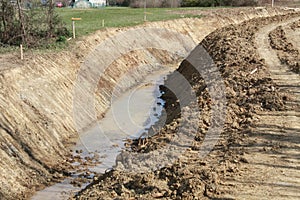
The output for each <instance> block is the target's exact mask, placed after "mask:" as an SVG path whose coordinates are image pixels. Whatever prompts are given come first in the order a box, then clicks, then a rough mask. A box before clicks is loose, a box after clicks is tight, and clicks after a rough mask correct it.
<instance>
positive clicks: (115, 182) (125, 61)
mask: <svg viewBox="0 0 300 200" xmlns="http://www.w3.org/2000/svg"><path fill="white" fill-rule="evenodd" d="M297 12H298V13H297ZM203 14H205V13H203ZM205 15H206V16H207V17H204V18H200V19H185V18H184V19H178V20H174V21H166V22H153V23H145V24H144V25H141V26H138V27H132V28H122V29H118V28H115V29H107V30H101V31H99V32H97V33H95V35H92V36H89V37H87V38H85V39H84V40H81V41H78V42H77V44H76V46H75V47H73V49H72V50H70V51H69V50H66V51H63V52H57V53H55V52H52V53H40V54H39V53H38V54H35V53H29V52H25V60H23V61H22V62H21V61H19V60H18V55H17V53H16V54H14V55H10V54H8V55H0V88H1V90H0V157H1V159H0V199H1V200H2V199H28V198H30V197H31V195H32V194H33V193H34V192H35V191H37V190H41V189H43V188H44V187H46V186H50V185H52V184H54V183H56V182H60V181H61V180H63V179H65V178H66V177H70V176H71V174H72V173H74V171H78V172H80V177H78V180H76V181H74V185H75V186H76V185H82V184H83V183H87V182H91V184H90V185H88V186H87V187H86V188H85V189H83V190H82V191H81V192H80V193H78V194H77V195H76V196H75V197H70V198H75V199H154V198H160V199H299V198H300V196H299V192H298V191H299V190H300V188H299V187H300V175H299V174H300V173H299V172H300V166H299V165H300V161H299V160H300V158H299V151H300V145H299V143H300V133H299V132H300V125H299V121H300V119H299V118H300V114H299V112H300V108H299V107H300V106H299V104H300V97H299V85H300V83H299V74H297V73H296V71H297V69H298V68H297V67H299V59H298V57H297V56H298V55H299V48H300V47H299V44H300V42H299V38H300V35H299V32H300V29H299V23H298V24H297V23H296V22H299V18H300V13H299V10H298V11H297V9H290V8H279V7H278V8H274V9H271V8H263V7H260V8H237V9H220V10H219V9H218V10H215V11H213V12H212V13H210V12H207V13H206V14H205ZM294 22H295V23H296V24H293V23H294ZM280 25H281V26H282V27H281V28H280V27H279V26H280ZM151 27H152V28H163V29H168V30H172V31H173V32H178V33H181V34H184V35H185V36H188V37H189V38H190V39H192V40H193V41H195V42H196V43H198V42H200V41H201V43H200V46H203V47H204V48H205V50H206V51H207V52H208V53H209V55H210V57H211V58H212V59H213V60H214V63H215V65H216V67H217V70H216V71H219V72H220V73H221V75H222V78H223V79H224V84H225V87H226V88H224V90H223V91H216V93H217V92H224V91H225V92H226V98H225V99H226V100H227V104H226V106H227V115H226V123H225V125H224V129H223V130H224V131H223V132H222V133H220V136H219V138H218V139H219V140H218V143H217V144H216V145H215V148H214V149H213V150H212V151H211V152H210V154H208V155H207V156H206V157H204V158H202V157H201V158H199V149H201V147H202V143H203V141H204V139H205V137H206V134H207V131H208V129H209V127H210V126H211V124H212V123H216V122H215V121H216V120H215V119H211V110H212V109H211V107H212V105H216V106H217V107H218V106H219V107H222V106H224V105H221V104H218V102H217V103H216V102H212V98H211V97H210V94H209V93H208V89H207V87H208V86H207V85H206V84H207V83H205V81H204V80H203V77H201V75H200V74H199V73H197V72H196V73H195V68H194V66H192V64H191V63H189V62H188V61H187V60H184V61H183V62H182V63H181V64H180V66H179V68H178V69H177V70H176V73H180V74H181V75H183V76H184V77H185V79H186V80H188V82H189V84H190V85H191V87H192V89H193V90H194V91H195V93H196V95H197V103H195V102H194V104H192V103H191V104H190V105H188V106H186V107H185V108H184V109H183V110H182V111H181V110H180V107H179V100H178V99H177V97H174V94H172V92H170V91H168V90H167V89H166V88H163V86H162V88H161V90H162V91H163V92H164V95H163V96H162V98H163V99H164V100H165V101H166V104H165V107H166V113H165V114H166V115H167V117H168V123H167V124H165V125H164V126H163V127H160V126H159V123H157V124H155V125H154V126H153V127H151V128H152V129H151V128H150V130H152V132H153V133H154V134H153V133H151V131H150V133H151V134H150V135H151V137H149V138H139V139H136V140H130V139H128V141H126V147H128V149H127V150H129V151H131V152H137V153H147V152H155V151H156V150H157V149H158V150H160V149H163V148H164V146H166V143H168V142H169V141H170V140H171V139H172V138H174V137H176V133H177V132H178V129H179V127H180V126H181V123H182V119H181V118H180V114H182V113H189V114H190V116H189V118H188V119H187V120H186V124H185V125H186V126H185V129H183V130H182V131H183V132H184V133H186V134H189V135H192V137H191V139H192V140H193V141H192V143H184V142H185V141H179V142H181V143H180V144H182V142H183V143H184V144H183V145H182V146H183V147H184V148H186V151H185V152H184V153H183V154H182V155H180V156H179V157H178V159H176V160H175V161H174V160H173V161H174V162H169V163H168V164H166V165H163V166H159V168H158V169H157V170H151V171H147V172H144V173H140V172H137V171H134V170H133V171H131V172H126V171H124V170H122V168H121V167H120V166H121V165H120V166H118V165H117V166H116V168H114V169H108V170H107V172H106V173H104V174H100V175H96V176H94V177H92V176H90V175H89V173H90V172H89V171H88V170H87V167H88V166H89V165H93V163H94V160H90V159H89V160H84V159H81V157H80V156H78V155H76V156H74V155H73V154H72V153H71V152H70V151H69V150H70V149H69V146H72V145H74V143H75V141H76V140H77V139H78V137H79V136H78V134H77V131H76V127H75V125H74V118H73V114H74V113H73V107H72V105H73V103H74V102H73V97H74V94H73V87H74V85H75V83H76V79H77V75H78V71H79V70H80V69H81V67H82V65H83V64H82V63H85V61H90V62H91V63H94V64H95V66H98V65H99V62H98V61H97V59H99V58H100V57H99V55H98V54H97V53H98V51H97V47H99V46H100V44H102V42H103V41H105V40H106V39H108V38H109V37H113V36H116V35H119V34H121V35H122V34H123V33H126V32H127V31H131V30H135V29H138V30H146V29H148V28H151ZM277 28H279V29H278V30H277ZM275 29H276V30H275ZM274 31H275V32H274ZM269 33H273V34H271V35H270V34H269ZM149 35H150V36H153V38H158V37H160V36H159V35H157V34H149ZM128 38H129V39H136V38H147V37H145V34H144V32H139V35H138V37H136V35H134V34H132V35H129V36H128ZM163 38H165V39H172V37H170V35H164V36H163ZM270 38H271V39H270ZM269 39H270V40H272V41H273V43H272V44H270V41H269ZM155 41H156V40H155ZM166 41H167V40H166ZM127 42H128V41H127V40H126V39H124V40H122V41H120V42H119V43H116V44H114V45H115V46H114V48H110V49H118V50H119V49H120V46H124V47H127V46H126V45H127ZM175 42H176V41H175ZM181 45H182V47H183V48H185V42H182V41H180V42H179V43H178V45H177V46H180V47H181ZM278 45H279V46H278ZM174 46H176V45H174ZM170 49H171V50H173V48H171V47H170ZM295 49H296V50H295ZM297 49H298V50H297ZM110 53H112V55H110V56H111V57H113V55H114V54H113V53H114V51H110ZM31 54H33V55H31ZM105 55H106V54H105ZM176 55H177V54H176ZM90 56H93V58H92V59H90V58H91V57H90ZM106 58H108V57H106ZM177 59H178V56H175V54H174V55H173V54H172V53H170V52H168V51H163V50H159V49H156V50H155V49H146V50H145V51H142V50H141V51H131V52H130V53H128V54H124V55H122V56H121V57H119V58H118V59H117V60H116V61H115V62H114V63H112V64H111V66H110V67H109V70H107V71H108V72H107V73H106V74H105V75H106V76H105V77H104V78H103V80H102V79H101V80H100V81H99V85H98V89H99V90H98V91H97V92H96V94H95V97H96V100H97V101H96V106H95V107H96V111H97V115H98V116H97V117H98V119H101V118H102V116H103V115H104V113H105V111H106V110H107V108H108V107H109V106H110V105H109V102H110V99H111V90H112V88H114V87H115V84H116V82H118V80H119V79H120V78H121V77H122V76H123V74H126V73H129V72H131V70H133V71H134V72H136V73H133V74H132V76H133V77H132V79H130V80H131V81H132V82H133V83H138V82H139V81H141V79H143V77H145V76H146V75H147V73H149V72H148V71H147V70H140V71H139V70H135V69H136V67H137V66H138V65H143V66H144V65H145V64H149V70H150V69H154V67H155V66H156V65H153V66H151V65H150V64H151V63H153V60H157V61H158V62H159V63H162V64H170V63H174V64H175V63H177V62H178V60H177ZM182 59H183V58H182ZM182 59H181V60H182ZM181 60H180V61H181ZM283 61H284V62H286V64H282V63H283ZM90 62H88V63H90ZM145 66H148V65H145ZM291 69H295V70H294V71H295V72H292V71H291ZM205 70H207V69H204V71H205ZM174 74H175V72H174ZM174 74H173V75H174ZM173 75H172V74H171V75H170V76H168V77H167V78H166V80H165V84H167V83H170V82H171V83H172V81H173V83H174V80H173V78H174V77H173ZM86 77H87V78H88V76H86ZM175 81H176V80H175ZM175 83H176V82H175ZM175 85H176V84H175ZM179 86H180V85H179ZM84 91H85V90H84ZM185 92H186V91H185V90H184V89H183V90H182V94H180V95H181V96H184V95H185ZM85 97H86V96H84V95H83V96H82V99H84V98H85ZM195 104H198V105H195ZM196 106H198V107H199V108H200V110H201V113H200V114H199V113H193V112H192V109H191V108H193V107H196ZM180 111H181V112H182V113H180ZM163 117H165V116H164V115H163ZM163 117H162V118H163ZM178 146H180V145H178ZM203 146H204V145H203ZM77 152H80V149H76V150H75V153H77ZM127 152H128V151H127ZM169 153H170V154H171V153H173V152H172V151H169ZM71 154H72V155H73V156H72V155H71ZM166 157H167V156H166ZM128 158H129V157H128V156H126V152H123V153H122V154H120V157H118V159H119V160H116V162H117V163H116V164H118V162H119V161H120V163H121V164H123V166H125V167H127V166H129V167H133V169H137V170H138V169H140V168H138V167H139V164H141V163H137V162H135V160H134V159H128ZM151 158H152V157H150V158H149V159H147V161H148V160H150V161H151ZM158 161H165V160H163V158H162V159H161V160H158ZM97 162H101V159H100V160H99V159H97ZM77 163H79V165H78V166H77ZM73 164H76V166H77V167H74V165H73ZM118 167H120V168H118ZM134 167H137V168H134Z"/></svg>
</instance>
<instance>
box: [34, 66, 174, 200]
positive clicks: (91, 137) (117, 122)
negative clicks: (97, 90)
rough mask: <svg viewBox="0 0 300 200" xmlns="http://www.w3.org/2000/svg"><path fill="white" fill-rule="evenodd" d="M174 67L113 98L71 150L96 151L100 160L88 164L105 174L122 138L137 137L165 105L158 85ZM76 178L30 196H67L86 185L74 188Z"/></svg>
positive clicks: (152, 122)
mask: <svg viewBox="0 0 300 200" xmlns="http://www.w3.org/2000/svg"><path fill="white" fill-rule="evenodd" d="M173 70H174V69H172V68H171V67H162V69H160V70H158V71H154V72H153V73H152V74H150V75H148V76H146V77H145V78H144V79H143V81H142V82H141V83H140V84H138V85H137V86H135V87H133V88H132V89H130V90H129V91H127V92H125V93H123V94H122V95H120V96H119V97H118V98H116V99H112V102H111V107H110V109H108V111H107V112H106V114H105V117H104V118H103V119H101V120H100V121H99V122H98V124H97V125H95V126H93V127H91V128H90V129H89V130H88V131H86V132H84V133H81V134H80V137H79V141H78V143H77V145H76V146H74V147H73V148H72V150H73V151H74V152H75V151H76V152H78V150H79V151H80V155H81V157H83V158H84V157H86V156H90V155H91V154H93V155H94V154H98V156H99V157H100V160H99V161H100V162H101V163H100V164H97V165H96V166H93V167H89V170H90V171H93V172H97V173H104V172H105V170H107V169H109V168H112V167H113V166H114V165H115V160H116V156H117V155H118V154H119V152H120V150H121V149H122V148H123V147H124V139H126V138H136V137H140V136H141V134H142V133H143V132H145V130H147V129H148V128H149V127H150V126H151V125H153V124H154V123H155V122H156V121H157V120H158V117H159V116H160V115H161V112H162V110H163V104H164V102H163V101H162V100H161V99H160V98H159V97H160V96H161V93H160V91H159V85H161V84H163V81H164V78H165V77H166V76H167V75H168V74H169V73H171V72H172V71H173ZM75 164H76V163H75ZM78 164H79V163H78ZM76 177H78V174H76V173H75V174H74V175H73V176H71V177H68V178H66V179H65V180H64V181H62V182H61V183H57V184H54V185H52V186H50V187H47V188H45V189H44V190H41V191H39V192H37V193H36V194H35V195H34V196H33V197H32V198H31V199H32V200H40V199H43V200H48V199H49V200H50V199H51V200H53V199H58V200H62V199H68V198H69V197H70V196H71V195H74V194H75V193H76V192H78V191H79V190H80V189H82V188H84V187H85V186H86V185H87V184H83V185H82V186H81V187H74V186H73V185H72V184H71V183H70V182H71V181H72V180H73V179H75V178H76Z"/></svg>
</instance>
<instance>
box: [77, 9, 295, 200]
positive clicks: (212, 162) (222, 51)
mask: <svg viewBox="0 0 300 200" xmlns="http://www.w3.org/2000/svg"><path fill="white" fill-rule="evenodd" d="M299 19H300V17H299V14H298V15H294V16H293V15H286V16H283V17H282V16H281V17H273V18H263V19H254V20H250V21H247V22H244V23H242V24H241V25H231V26H228V27H225V28H222V29H219V30H217V31H215V32H213V33H211V34H210V35H209V36H207V37H206V38H205V39H204V40H203V41H202V42H201V45H202V46H203V47H204V48H205V49H206V50H207V52H208V53H209V54H210V56H211V57H212V58H213V60H214V62H215V63H216V65H217V67H218V68H219V70H220V72H221V73H222V77H223V79H224V81H225V84H226V96H227V100H228V105H227V106H228V109H227V117H226V125H225V127H224V133H222V135H221V137H220V139H219V142H218V144H217V145H216V146H215V148H214V150H212V151H211V153H210V154H209V155H207V156H206V157H205V158H204V159H199V157H197V154H196V153H195V152H196V151H195V150H197V149H198V148H199V146H201V141H203V135H204V134H205V133H206V130H207V128H208V126H209V123H207V121H208V120H207V116H209V112H210V111H209V102H210V101H209V100H210V98H209V97H208V95H207V91H205V89H204V90H203V88H205V87H203V86H205V83H203V80H202V79H201V78H200V77H193V80H190V81H191V85H192V86H193V88H195V89H197V90H198V91H197V95H198V104H201V107H202V113H201V115H202V119H201V120H200V123H199V124H197V125H198V126H199V127H201V128H199V130H198V133H196V136H195V140H196V142H195V144H194V145H193V146H192V147H191V149H192V150H190V151H189V152H188V153H187V155H184V156H185V157H184V156H183V157H182V158H181V159H179V160H178V161H177V162H176V163H173V165H172V166H167V167H164V168H162V169H160V170H156V171H154V172H149V173H142V174H140V173H126V172H123V171H118V170H116V171H115V170H113V171H110V172H109V173H107V174H105V175H103V176H101V177H99V180H98V181H95V182H94V183H93V184H91V185H90V186H89V187H87V188H86V189H85V190H83V191H81V192H80V194H79V195H78V196H77V197H76V199H97V198H98V197H99V196H101V197H102V198H120V199H129V198H132V199H134V198H140V199H149V198H150V199H151V198H161V199H299V197H300V196H299V192H298V191H299V190H300V176H299V170H300V158H299V149H300V141H299V135H300V124H299V122H300V113H299V111H300V109H299V108H300V105H299V89H300V88H299V85H300V83H299V80H300V79H299V75H297V74H295V73H293V72H291V71H290V69H289V68H288V66H285V65H282V64H281V61H280V60H279V59H278V58H277V53H278V52H276V51H274V50H273V49H272V48H271V46H270V42H269V33H270V32H271V31H272V30H274V29H275V28H276V27H278V26H280V25H282V26H288V25H289V24H290V23H292V22H294V21H296V20H299ZM295 31H296V32H297V31H299V29H295ZM293 34H294V33H293ZM281 39H282V38H278V40H281ZM293 43H295V42H293ZM177 71H178V72H180V73H182V74H183V76H186V77H189V74H191V72H192V67H191V66H190V64H189V63H187V62H183V63H182V64H181V66H180V67H179V69H178V70H177ZM170 78H171V77H170ZM168 95H169V94H168V92H166V101H167V104H168V105H170V108H169V110H170V111H172V110H176V108H171V107H174V105H175V104H174V102H176V98H174V97H171V95H169V96H168ZM175 107H176V105H175ZM167 110H168V108H167ZM177 117H178V116H177ZM174 118H175V119H174V121H173V122H172V123H170V125H168V126H166V127H164V128H163V130H162V131H160V132H159V134H158V135H157V136H156V137H153V138H149V139H148V140H147V144H146V145H144V143H143V146H139V145H138V144H137V143H135V144H136V145H137V149H139V150H140V151H143V150H154V149H156V148H160V147H161V146H160V144H158V143H159V141H160V140H162V138H168V137H172V134H174V131H175V130H176V129H177V128H178V126H179V125H178V124H177V122H178V120H177V118H176V116H175V117H174ZM176 120H177V121H176ZM148 144H149V146H148V147H147V145H148ZM153 144H157V145H156V146H155V148H153ZM151 145H152V146H151Z"/></svg>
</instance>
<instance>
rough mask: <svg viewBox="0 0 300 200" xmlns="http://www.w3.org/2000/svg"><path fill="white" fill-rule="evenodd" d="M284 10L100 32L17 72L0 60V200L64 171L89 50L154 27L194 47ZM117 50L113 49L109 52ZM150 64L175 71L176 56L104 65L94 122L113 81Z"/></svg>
mask: <svg viewBox="0 0 300 200" xmlns="http://www.w3.org/2000/svg"><path fill="white" fill-rule="evenodd" d="M287 12H292V11H291V10H283V9H272V10H271V9H264V8H259V9H256V8H251V9H249V8H248V9H239V10H238V11H236V10H235V9H233V10H226V11H225V10H224V11H223V12H216V13H212V14H211V16H207V17H204V18H200V19H188V18H186V19H178V20H172V21H165V22H153V23H145V24H144V25H141V26H138V27H133V28H122V29H106V30H103V31H99V32H97V33H95V34H94V35H92V36H89V37H87V38H85V39H84V40H82V41H78V42H77V43H76V45H75V47H74V48H72V49H71V50H69V51H63V52H59V53H47V54H36V55H33V56H31V57H30V59H27V60H26V61H25V62H24V64H23V65H20V66H19V67H18V66H15V67H13V68H10V66H9V65H7V62H1V60H0V62H1V63H2V64H4V63H6V65H7V66H2V67H0V83H1V84H0V88H1V90H0V110H1V112H0V157H1V159H0V188H1V189H0V199H21V198H22V199H23V198H28V195H29V194H30V193H32V192H33V191H35V190H36V189H38V187H39V186H40V185H45V184H47V182H50V181H51V179H53V178H55V177H57V176H59V173H62V171H63V169H64V167H65V166H67V163H66V156H67V155H68V150H67V146H69V145H71V144H72V141H75V140H76V138H78V134H77V131H76V128H75V125H74V119H73V86H74V84H75V81H76V79H77V74H78V72H79V70H80V67H81V65H82V63H84V62H85V61H86V59H87V58H89V55H90V53H91V52H93V54H95V50H96V47H97V46H98V45H99V44H100V43H101V42H102V41H103V40H104V39H106V38H108V37H113V36H115V35H117V34H119V33H123V32H125V31H128V30H133V29H136V28H142V29H143V28H148V27H155V28H166V29H168V30H172V31H175V32H179V33H181V34H184V35H186V36H188V37H189V38H191V39H192V40H193V41H194V42H195V44H196V43H199V42H200V41H201V40H202V39H203V38H204V37H205V36H206V35H208V34H209V33H210V32H212V31H214V30H215V29H217V28H220V27H223V26H225V25H228V24H237V23H240V22H243V21H245V20H249V19H252V18H255V17H267V16H274V15H278V14H286V13H287ZM140 37H141V38H142V37H145V35H140ZM136 39H137V40H138V38H136ZM182 45H184V44H182ZM117 49H118V46H117V45H116V48H115V49H111V50H110V51H115V50H117ZM95 55H96V54H95ZM153 60H155V61H157V62H160V63H162V64H163V65H175V64H177V63H178V62H180V61H181V60H182V57H180V56H178V55H174V54H173V55H171V54H170V53H169V52H168V51H164V50H158V49H144V50H138V51H132V52H129V53H128V54H126V55H122V56H121V57H119V58H118V59H117V60H116V61H114V62H113V63H112V64H111V65H110V67H109V69H108V70H107V71H106V73H105V78H103V79H100V80H99V84H98V91H97V92H96V96H95V98H96V113H97V118H101V117H102V116H103V113H104V112H105V110H106V109H107V108H108V107H109V105H110V95H111V90H112V88H113V87H114V86H115V84H116V83H117V82H118V78H120V77H122V74H124V73H127V72H128V71H132V69H134V68H135V67H136V66H138V65H146V64H149V65H148V66H147V67H146V68H145V70H136V71H133V74H132V79H131V84H128V85H127V86H126V87H130V86H132V85H133V84H136V83H137V82H138V81H140V80H141V79H142V78H143V76H145V75H146V74H147V73H150V72H151V71H152V70H154V69H155V68H157V66H155V65H151V62H153ZM2 64H1V65H2ZM1 69H5V70H1ZM104 94H105V95H104ZM83 98H84V97H83Z"/></svg>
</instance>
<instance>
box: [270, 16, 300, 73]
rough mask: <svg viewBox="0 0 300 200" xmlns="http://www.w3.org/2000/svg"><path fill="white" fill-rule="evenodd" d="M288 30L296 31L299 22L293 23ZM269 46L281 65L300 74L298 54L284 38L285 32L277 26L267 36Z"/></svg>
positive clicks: (299, 56) (299, 24) (299, 26)
mask: <svg viewBox="0 0 300 200" xmlns="http://www.w3.org/2000/svg"><path fill="white" fill-rule="evenodd" d="M290 28H291V29H292V30H296V29H298V30H299V28H300V21H297V22H294V23H293V24H292V25H291V26H290ZM269 38H270V41H271V46H272V48H273V49H275V50H276V51H277V56H278V58H279V59H280V61H281V63H282V64H286V65H287V66H289V67H290V69H291V70H292V71H293V72H295V73H298V74H300V52H299V50H298V49H297V48H295V47H294V46H293V44H292V43H290V42H289V41H288V39H287V37H286V33H285V30H284V29H283V27H282V26H279V27H278V28H276V29H275V30H274V31H272V32H271V33H270V34H269Z"/></svg>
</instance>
